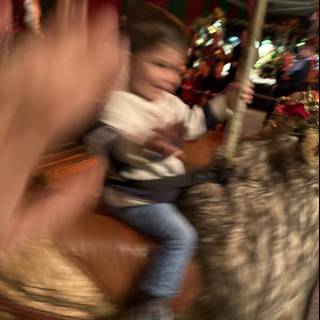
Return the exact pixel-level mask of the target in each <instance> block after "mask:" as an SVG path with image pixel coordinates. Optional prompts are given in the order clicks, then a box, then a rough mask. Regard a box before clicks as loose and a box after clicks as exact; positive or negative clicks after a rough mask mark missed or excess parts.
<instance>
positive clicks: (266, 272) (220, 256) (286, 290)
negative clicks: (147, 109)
mask: <svg viewBox="0 0 320 320" xmlns="http://www.w3.org/2000/svg"><path fill="white" fill-rule="evenodd" d="M234 168H235V171H234V172H233V175H232V178H231V180H230V182H229V183H228V184H227V185H225V186H223V185H219V184H215V183H207V184H203V185H199V186H196V187H193V188H192V189H190V190H189V191H188V192H186V194H185V195H184V197H183V199H182V201H181V208H182V209H183V211H184V212H185V213H186V215H187V216H188V218H189V219H190V221H191V222H192V223H193V224H194V225H195V227H196V228H197V230H198V232H199V237H200V244H199V256H198V258H199V262H200V264H201V267H202V271H203V272H202V274H203V292H202V295H201V297H200V300H199V313H198V315H197V316H195V315H193V316H192V318H193V320H194V319H199V320H304V319H305V312H306V308H307V301H308V299H309V295H310V293H311V290H312V287H313V285H314V283H315V281H316V278H317V275H318V265H319V263H318V254H319V223H318V218H319V193H318V171H316V170H313V169H311V168H310V167H309V166H308V165H307V164H306V163H304V161H303V157H302V154H301V148H300V144H299V142H298V141H297V140H295V138H292V137H289V136H281V137H276V138H271V139H266V140H261V141H247V142H243V143H242V144H240V146H239V150H238V153H237V155H236V158H235V163H234Z"/></svg>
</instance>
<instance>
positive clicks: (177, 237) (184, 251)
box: [114, 203, 198, 299]
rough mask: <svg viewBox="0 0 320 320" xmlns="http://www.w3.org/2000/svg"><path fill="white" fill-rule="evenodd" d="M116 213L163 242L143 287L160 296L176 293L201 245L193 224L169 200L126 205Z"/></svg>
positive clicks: (118, 216) (152, 294)
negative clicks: (149, 203)
mask: <svg viewBox="0 0 320 320" xmlns="http://www.w3.org/2000/svg"><path fill="white" fill-rule="evenodd" d="M114 216H115V217H116V218H118V219H120V220H122V221H124V222H125V223H127V224H128V225H130V226H132V227H134V228H135V229H136V230H138V231H140V232H142V233H144V234H146V235H149V236H152V237H154V238H155V239H157V240H158V242H159V244H160V247H159V249H158V250H157V252H156V253H155V255H154V257H153V260H152V262H151V264H150V265H149V267H148V269H147V270H146V273H145V276H144V278H143V281H142V283H141V285H140V289H141V290H142V291H143V292H146V293H147V294H149V295H151V296H153V297H155V298H160V299H169V298H172V297H174V296H176V295H177V294H178V293H179V292H180V289H181V285H182V281H183V277H184V276H185V271H186V268H187V266H188V264H189V262H190V260H191V259H192V256H193V254H194V251H195V248H196V246H197V240H198V237H197V232H196V230H195V229H194V228H193V226H192V225H191V224H190V223H189V221H188V220H187V219H186V218H185V217H184V216H183V215H182V214H181V213H180V212H179V210H178V209H177V208H176V207H175V206H174V205H172V204H166V203H160V204H152V205H145V206H138V207H129V208H124V209H120V210H117V211H116V212H115V213H114Z"/></svg>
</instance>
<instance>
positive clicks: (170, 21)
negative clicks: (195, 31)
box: [121, 3, 190, 53]
mask: <svg viewBox="0 0 320 320" xmlns="http://www.w3.org/2000/svg"><path fill="white" fill-rule="evenodd" d="M121 29H122V32H123V33H124V34H125V35H127V36H128V37H129V40H130V44H131V52H132V53H137V52H139V51H145V50H148V49H150V48H152V47H154V46H155V45H157V44H166V45H170V46H176V47H177V48H179V49H181V50H183V51H185V52H186V51H187V50H188V48H189V46H190V34H189V31H188V28H187V27H186V26H185V25H184V24H183V23H182V22H181V21H180V20H179V19H178V18H176V17H175V16H174V15H172V14H170V13H169V12H168V11H166V10H164V9H161V8H160V7H157V6H155V5H152V4H150V3H143V4H138V5H137V4H135V5H134V6H132V7H131V8H130V7H129V9H128V13H127V19H126V23H125V25H124V26H122V28H121Z"/></svg>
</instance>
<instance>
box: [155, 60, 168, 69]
mask: <svg viewBox="0 0 320 320" xmlns="http://www.w3.org/2000/svg"><path fill="white" fill-rule="evenodd" d="M154 65H156V66H157V67H159V68H163V69H167V68H169V66H168V65H167V64H165V63H162V62H155V63H154Z"/></svg>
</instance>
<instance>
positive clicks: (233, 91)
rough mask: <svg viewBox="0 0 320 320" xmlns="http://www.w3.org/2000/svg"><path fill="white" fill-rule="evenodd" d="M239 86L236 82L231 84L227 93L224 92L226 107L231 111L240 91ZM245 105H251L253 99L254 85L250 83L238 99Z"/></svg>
mask: <svg viewBox="0 0 320 320" xmlns="http://www.w3.org/2000/svg"><path fill="white" fill-rule="evenodd" d="M240 88H241V84H240V83H238V82H232V83H231V84H230V85H229V87H228V89H227V91H226V97H227V102H228V106H229V107H230V108H231V109H232V110H233V109H234V107H235V104H236V101H235V100H236V97H237V93H238V90H240ZM240 98H241V99H242V100H243V101H244V102H245V103H246V104H251V103H252V102H253V99H254V85H253V83H252V82H250V83H249V85H248V86H247V87H246V88H245V89H244V90H243V92H242V93H241V97H240Z"/></svg>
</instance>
